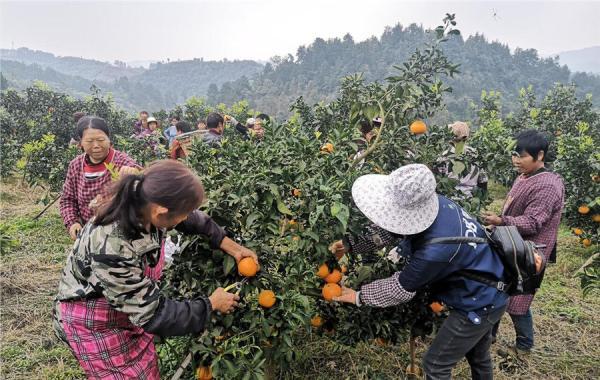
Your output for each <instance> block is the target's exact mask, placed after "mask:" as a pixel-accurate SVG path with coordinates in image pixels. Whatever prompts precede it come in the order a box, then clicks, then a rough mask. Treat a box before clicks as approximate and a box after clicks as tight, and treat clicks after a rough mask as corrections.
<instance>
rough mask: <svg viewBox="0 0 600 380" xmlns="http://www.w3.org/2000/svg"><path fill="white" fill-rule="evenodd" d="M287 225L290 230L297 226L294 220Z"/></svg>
mask: <svg viewBox="0 0 600 380" xmlns="http://www.w3.org/2000/svg"><path fill="white" fill-rule="evenodd" d="M288 224H289V225H290V228H294V227H295V226H297V225H298V222H296V221H295V220H294V219H292V220H290V221H289V222H288Z"/></svg>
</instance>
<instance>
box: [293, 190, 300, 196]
mask: <svg viewBox="0 0 600 380" xmlns="http://www.w3.org/2000/svg"><path fill="white" fill-rule="evenodd" d="M292 195H293V196H295V197H299V196H301V195H302V191H301V190H300V189H294V190H292Z"/></svg>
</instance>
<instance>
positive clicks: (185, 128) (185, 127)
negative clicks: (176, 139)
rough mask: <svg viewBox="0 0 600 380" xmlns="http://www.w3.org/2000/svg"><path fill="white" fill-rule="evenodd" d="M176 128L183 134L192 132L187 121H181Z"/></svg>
mask: <svg viewBox="0 0 600 380" xmlns="http://www.w3.org/2000/svg"><path fill="white" fill-rule="evenodd" d="M175 128H176V129H177V131H179V132H181V133H187V132H189V131H191V130H192V127H191V126H190V124H189V123H187V122H185V121H180V122H178V123H177V124H175Z"/></svg>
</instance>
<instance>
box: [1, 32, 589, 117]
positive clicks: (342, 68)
mask: <svg viewBox="0 0 600 380" xmlns="http://www.w3.org/2000/svg"><path fill="white" fill-rule="evenodd" d="M430 38H432V36H431V34H430V33H428V32H427V31H426V30H425V29H423V28H422V27H421V26H417V25H415V24H412V25H409V26H408V27H404V26H402V25H400V24H398V25H396V26H394V27H387V28H386V29H385V31H384V33H383V34H382V36H381V37H380V38H376V37H372V38H369V39H367V40H365V41H361V42H355V41H354V39H353V38H352V36H351V35H350V34H346V35H345V36H344V37H343V38H333V39H329V40H324V39H322V38H317V39H315V41H314V42H313V43H312V44H310V45H308V46H301V47H299V48H298V50H297V52H296V55H295V56H293V55H291V54H289V55H288V56H287V57H275V58H273V59H271V62H269V63H267V64H266V65H262V64H260V63H258V62H254V61H249V60H245V61H228V60H223V61H218V62H217V61H204V60H203V59H193V60H187V61H175V62H167V63H164V62H162V63H153V64H151V65H150V67H149V68H148V69H144V68H140V67H136V68H131V67H128V66H127V65H126V64H125V63H123V62H115V64H110V63H107V62H100V61H94V60H88V59H81V58H73V57H56V56H54V55H52V54H49V53H44V52H39V51H32V50H29V49H25V48H21V49H17V50H6V49H4V50H2V51H1V54H2V59H3V61H2V63H1V67H0V69H1V73H2V76H3V81H2V86H3V87H6V86H16V87H24V86H25V85H28V84H29V83H31V81H33V80H42V81H44V82H47V83H48V84H49V85H50V86H52V87H54V88H56V89H59V90H61V91H64V92H67V93H70V94H73V95H75V96H82V95H83V94H87V93H89V87H90V86H91V85H96V86H97V87H99V88H100V89H101V90H102V91H104V92H111V93H112V94H113V97H114V98H115V100H116V101H117V103H118V104H120V105H122V106H123V107H125V108H126V109H128V110H131V111H133V110H139V109H150V110H153V109H159V108H170V107H172V106H173V105H175V104H176V103H182V102H184V101H185V100H186V99H187V98H189V97H191V96H206V97H207V98H208V101H209V103H212V104H217V103H220V102H223V103H227V104H232V103H234V102H236V101H238V100H240V99H247V100H248V101H249V102H250V105H251V106H252V107H253V108H255V109H259V110H262V111H264V112H267V113H270V114H273V115H277V116H279V117H286V116H287V115H288V113H289V106H290V104H291V103H293V102H294V100H295V99H296V98H298V97H299V96H303V97H304V99H305V100H306V101H307V102H308V103H316V102H319V101H322V100H325V101H326V100H331V99H333V98H334V97H335V96H336V93H337V90H338V87H339V83H340V79H341V78H342V77H343V76H346V75H351V74H354V73H363V76H364V78H365V80H367V81H373V80H383V79H385V78H386V77H388V76H390V75H392V74H394V71H395V69H394V67H393V66H394V65H398V64H401V63H402V62H404V61H405V60H406V58H407V57H408V56H409V55H410V54H411V53H412V52H413V51H414V50H415V49H417V48H422V47H423V46H424V45H425V44H426V43H427V42H428V41H429V39H430ZM444 45H445V46H444V50H445V52H446V54H447V55H448V56H449V58H450V59H451V60H452V61H453V62H454V63H458V64H460V68H459V70H460V74H458V75H457V76H455V77H454V78H450V79H447V82H448V83H449V84H450V85H451V86H452V87H453V89H454V91H453V92H452V93H451V94H449V95H447V99H446V100H447V104H448V111H449V113H450V114H451V115H447V116H448V117H461V118H462V117H469V116H471V115H470V110H471V109H472V104H473V103H474V102H477V101H478V100H479V99H480V97H481V92H482V90H487V91H490V90H495V91H499V92H500V93H501V94H502V96H503V98H504V101H503V104H504V107H505V110H507V109H508V110H509V111H510V110H513V109H515V108H516V105H517V98H518V93H519V90H520V89H521V88H523V87H527V86H529V85H531V86H532V87H533V89H534V91H535V93H536V94H537V95H538V97H541V96H543V95H545V94H546V92H547V91H548V90H549V89H550V88H551V87H552V86H553V85H554V84H555V83H557V82H558V83H570V82H574V83H575V84H577V86H578V91H579V94H580V95H581V94H583V93H591V94H593V100H594V102H595V104H600V76H598V75H592V74H587V73H572V72H571V71H570V70H569V68H568V67H567V66H565V65H561V64H560V63H559V61H558V60H557V59H556V58H542V57H540V56H538V53H537V51H536V50H534V49H520V48H517V49H515V50H514V51H513V52H511V50H510V49H509V47H508V46H507V45H505V44H502V43H499V42H489V41H487V40H486V38H485V37H484V36H483V35H480V34H477V35H474V36H469V37H466V38H463V37H462V36H455V37H453V38H452V39H451V40H450V41H448V42H447V43H445V44H444ZM15 61H19V62H15Z"/></svg>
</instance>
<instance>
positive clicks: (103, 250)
mask: <svg viewBox="0 0 600 380" xmlns="http://www.w3.org/2000/svg"><path fill="white" fill-rule="evenodd" d="M204 194H205V193H204V188H203V186H202V183H201V182H200V180H199V179H198V177H197V176H196V175H195V174H193V173H192V172H191V171H190V170H189V169H188V168H187V167H185V165H183V164H182V163H181V162H178V161H172V160H163V161H157V162H155V163H154V164H152V165H150V167H148V168H147V169H146V170H144V172H143V173H140V174H137V175H133V174H131V175H124V176H123V177H122V178H121V179H120V180H119V182H117V183H116V184H115V185H114V186H113V187H112V188H111V192H110V194H109V197H108V199H109V201H108V202H106V203H105V204H103V205H102V206H101V208H100V209H99V211H98V215H97V216H96V217H94V218H93V219H91V220H90V221H89V222H88V223H87V224H86V225H85V227H84V228H83V230H82V232H81V234H80V236H79V238H78V239H77V241H76V242H75V244H74V246H73V249H72V251H71V253H70V254H69V256H68V258H67V263H66V264H65V267H64V269H63V271H62V277H61V280H60V283H59V286H58V294H57V296H56V298H55V303H54V310H53V327H54V331H55V332H56V335H57V336H58V337H59V338H60V339H61V340H62V341H64V342H65V343H67V344H68V345H69V347H70V348H71V350H72V352H73V354H74V355H75V357H76V358H77V360H78V361H79V364H80V365H81V367H82V368H83V370H84V371H85V374H86V376H87V378H88V379H114V380H122V379H145V380H158V379H159V378H160V373H159V367H158V355H157V353H156V349H155V347H154V336H155V335H157V336H161V337H168V336H181V335H187V334H192V335H194V336H197V335H198V334H200V333H201V332H202V331H203V330H204V329H205V328H206V326H207V325H208V324H209V323H210V319H211V315H212V313H213V312H221V313H224V314H229V313H231V312H233V310H234V309H235V308H236V307H237V306H238V301H239V296H238V295H236V294H233V293H229V292H226V291H225V290H224V289H223V288H217V289H216V290H215V291H214V292H213V293H212V295H210V296H208V297H206V296H204V297H199V298H197V299H193V300H192V299H187V300H174V299H170V298H166V297H165V296H164V295H162V293H161V291H160V287H159V285H158V281H159V279H160V277H161V276H162V269H163V267H164V260H165V254H164V250H161V246H162V244H163V241H164V237H165V235H166V232H167V230H170V229H176V230H177V231H179V232H181V233H184V234H192V235H202V236H205V237H206V238H207V240H208V242H209V244H210V247H211V248H212V249H221V250H222V251H223V252H225V253H226V254H228V255H230V256H232V257H233V258H234V259H235V260H236V261H237V262H239V261H240V260H241V259H243V258H245V257H250V258H252V259H253V260H254V261H255V262H256V264H257V265H258V258H257V256H256V254H255V253H254V252H252V251H251V250H249V249H247V248H245V247H243V246H241V245H239V244H237V243H236V242H235V241H233V240H232V239H230V238H228V237H227V236H226V234H225V231H224V230H223V228H222V227H220V226H219V225H217V224H216V223H215V222H214V221H213V220H212V219H211V218H210V217H209V216H208V215H206V214H205V213H203V212H202V211H200V210H198V209H197V208H198V207H199V206H200V205H201V204H202V203H203V201H204Z"/></svg>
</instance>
